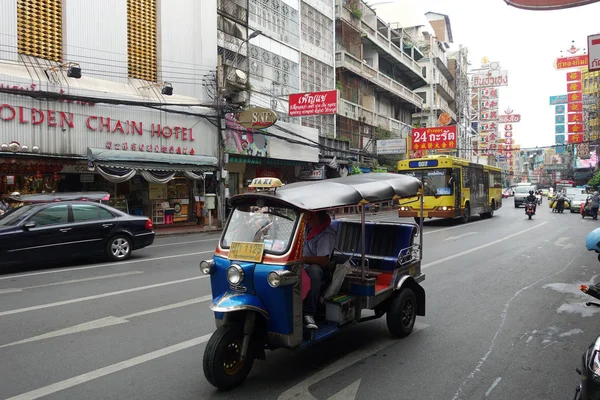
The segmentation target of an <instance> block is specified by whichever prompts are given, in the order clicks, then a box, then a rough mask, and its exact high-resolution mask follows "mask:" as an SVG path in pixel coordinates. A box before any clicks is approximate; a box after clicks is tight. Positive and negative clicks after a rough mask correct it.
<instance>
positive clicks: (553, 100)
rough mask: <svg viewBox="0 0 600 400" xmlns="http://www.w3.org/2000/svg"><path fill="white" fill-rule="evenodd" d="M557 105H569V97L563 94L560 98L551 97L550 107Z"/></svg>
mask: <svg viewBox="0 0 600 400" xmlns="http://www.w3.org/2000/svg"><path fill="white" fill-rule="evenodd" d="M556 104H567V95H566V94H561V95H559V96H550V105H551V106H553V105H556Z"/></svg>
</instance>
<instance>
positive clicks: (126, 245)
mask: <svg viewBox="0 0 600 400" xmlns="http://www.w3.org/2000/svg"><path fill="white" fill-rule="evenodd" d="M131 250H132V249H131V239H130V238H129V237H127V236H125V235H116V236H113V237H111V238H110V240H109V241H108V244H107V245H106V256H107V257H108V258H109V259H110V260H111V261H123V260H126V259H128V258H129V256H130V255H131Z"/></svg>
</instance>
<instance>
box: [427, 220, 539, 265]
mask: <svg viewBox="0 0 600 400" xmlns="http://www.w3.org/2000/svg"><path fill="white" fill-rule="evenodd" d="M547 223H548V221H544V222H542V223H541V224H537V225H535V226H532V227H531V228H527V229H523V230H522V231H519V232H516V233H513V234H511V235H508V236H504V237H503V238H501V239H498V240H494V241H493V242H489V243H486V244H482V245H481V246H477V247H473V248H471V249H469V250H465V251H461V252H460V253H456V254H453V255H451V256H448V257H444V258H440V259H439V260H435V261H432V262H430V263H427V264H424V265H422V266H421V269H425V268H429V267H433V266H434V265H438V264H441V263H444V262H446V261H450V260H454V259H455V258H458V257H462V256H464V255H467V254H470V253H473V252H476V251H479V250H481V249H485V248H486V247H490V246H494V245H497V244H498V243H502V242H504V241H505V240H508V239H512V238H514V237H516V236H519V235H522V234H524V233H527V232H529V231H531V230H534V229H537V228H539V227H540V226H543V225H546V224H547Z"/></svg>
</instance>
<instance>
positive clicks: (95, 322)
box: [0, 296, 212, 349]
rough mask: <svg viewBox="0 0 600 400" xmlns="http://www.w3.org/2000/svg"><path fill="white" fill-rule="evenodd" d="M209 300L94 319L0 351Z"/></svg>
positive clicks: (13, 344)
mask: <svg viewBox="0 0 600 400" xmlns="http://www.w3.org/2000/svg"><path fill="white" fill-rule="evenodd" d="M210 300H212V296H202V297H196V298H194V299H190V300H185V301H180V302H179V303H173V304H168V305H166V306H162V307H157V308H152V309H150V310H144V311H140V312H137V313H133V314H129V315H124V316H122V317H113V316H110V317H105V318H100V319H96V320H93V321H89V322H84V323H83V324H78V325H73V326H70V327H68V328H64V329H58V330H56V331H52V332H48V333H44V334H41V335H37V336H32V337H30V338H27V339H22V340H18V341H16V342H12V343H7V344H4V345H2V346H0V349H1V348H3V347H11V346H16V345H18V344H25V343H31V342H37V341H40V340H44V339H51V338H55V337H59V336H65V335H70V334H73V333H81V332H86V331H91V330H93V329H100V328H107V327H109V326H113V325H119V324H124V323H127V322H129V320H130V319H132V318H135V317H141V316H143V315H148V314H154V313H157V312H161V311H166V310H172V309H174V308H179V307H185V306H189V305H191V304H197V303H202V302H204V301H210Z"/></svg>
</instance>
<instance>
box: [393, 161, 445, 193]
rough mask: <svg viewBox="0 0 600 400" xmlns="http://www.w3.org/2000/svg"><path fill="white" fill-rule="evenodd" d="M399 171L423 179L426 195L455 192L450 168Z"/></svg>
mask: <svg viewBox="0 0 600 400" xmlns="http://www.w3.org/2000/svg"><path fill="white" fill-rule="evenodd" d="M399 173H401V174H403V175H408V176H413V177H415V178H418V179H421V180H422V181H423V183H424V186H425V196H448V195H452V194H453V193H454V190H453V187H454V185H453V184H452V170H451V169H450V168H435V169H426V170H417V171H415V170H412V171H399Z"/></svg>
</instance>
